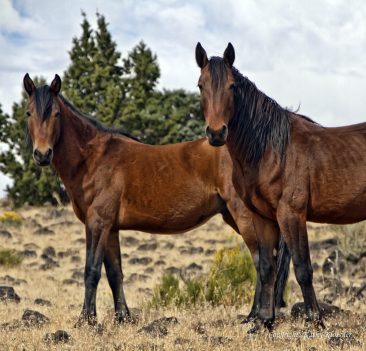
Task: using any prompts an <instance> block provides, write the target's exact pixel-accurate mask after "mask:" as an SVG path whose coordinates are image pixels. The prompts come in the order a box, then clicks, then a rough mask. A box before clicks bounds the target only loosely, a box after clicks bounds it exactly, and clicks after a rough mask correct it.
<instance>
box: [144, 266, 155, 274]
mask: <svg viewBox="0 0 366 351" xmlns="http://www.w3.org/2000/svg"><path fill="white" fill-rule="evenodd" d="M144 273H146V274H152V273H154V268H153V267H147V268H145V270H144Z"/></svg>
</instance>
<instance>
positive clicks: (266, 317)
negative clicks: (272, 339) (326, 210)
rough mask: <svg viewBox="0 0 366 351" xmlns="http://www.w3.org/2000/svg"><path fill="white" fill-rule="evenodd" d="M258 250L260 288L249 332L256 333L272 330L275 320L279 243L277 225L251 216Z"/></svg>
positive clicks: (256, 216)
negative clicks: (263, 329) (261, 329)
mask: <svg viewBox="0 0 366 351" xmlns="http://www.w3.org/2000/svg"><path fill="white" fill-rule="evenodd" d="M253 223H254V226H255V229H256V233H257V239H258V249H259V278H260V281H261V285H262V288H261V290H260V297H259V310H258V314H257V319H256V324H255V326H254V328H252V329H251V330H250V331H249V332H250V333H254V332H257V331H258V330H259V329H260V328H261V326H262V325H264V326H265V327H266V328H268V329H269V330H270V329H272V326H273V322H274V319H275V308H274V307H275V306H274V284H275V278H276V261H277V254H276V253H277V249H278V241H279V228H278V225H277V223H275V222H273V221H270V220H267V219H265V218H262V217H260V216H258V215H256V214H255V215H253Z"/></svg>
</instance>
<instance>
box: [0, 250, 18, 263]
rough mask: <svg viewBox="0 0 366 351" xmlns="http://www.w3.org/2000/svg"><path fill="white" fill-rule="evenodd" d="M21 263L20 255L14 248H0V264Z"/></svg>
mask: <svg viewBox="0 0 366 351" xmlns="http://www.w3.org/2000/svg"><path fill="white" fill-rule="evenodd" d="M21 263H22V257H20V256H19V255H18V253H17V252H16V251H15V250H11V249H0V266H6V267H16V266H19V265H20V264H21Z"/></svg>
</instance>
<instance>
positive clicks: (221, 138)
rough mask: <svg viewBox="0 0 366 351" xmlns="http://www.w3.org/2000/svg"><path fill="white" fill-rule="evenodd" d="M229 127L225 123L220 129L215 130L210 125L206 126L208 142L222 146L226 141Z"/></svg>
mask: <svg viewBox="0 0 366 351" xmlns="http://www.w3.org/2000/svg"><path fill="white" fill-rule="evenodd" d="M227 134H228V129H227V126H226V125H223V126H222V128H221V129H219V130H213V129H211V128H210V127H209V126H207V128H206V136H207V139H208V142H209V143H210V145H212V146H222V145H224V144H225V143H226V138H227Z"/></svg>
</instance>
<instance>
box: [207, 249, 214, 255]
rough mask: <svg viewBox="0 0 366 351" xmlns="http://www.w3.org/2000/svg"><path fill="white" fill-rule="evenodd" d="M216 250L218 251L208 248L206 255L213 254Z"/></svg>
mask: <svg viewBox="0 0 366 351" xmlns="http://www.w3.org/2000/svg"><path fill="white" fill-rule="evenodd" d="M215 252H216V250H215V249H207V250H206V251H205V255H206V256H212V255H213V254H214V253H215Z"/></svg>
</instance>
